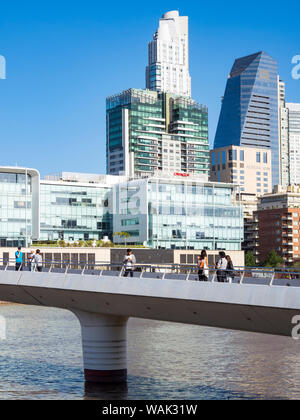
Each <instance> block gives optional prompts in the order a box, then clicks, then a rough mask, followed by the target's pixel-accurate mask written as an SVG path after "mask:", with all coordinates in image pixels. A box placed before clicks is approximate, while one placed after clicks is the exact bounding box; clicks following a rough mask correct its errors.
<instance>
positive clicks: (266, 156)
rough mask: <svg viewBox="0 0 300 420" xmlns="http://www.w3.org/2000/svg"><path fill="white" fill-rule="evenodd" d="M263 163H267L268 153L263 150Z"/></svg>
mask: <svg viewBox="0 0 300 420" xmlns="http://www.w3.org/2000/svg"><path fill="white" fill-rule="evenodd" d="M264 163H268V154H267V153H266V152H264Z"/></svg>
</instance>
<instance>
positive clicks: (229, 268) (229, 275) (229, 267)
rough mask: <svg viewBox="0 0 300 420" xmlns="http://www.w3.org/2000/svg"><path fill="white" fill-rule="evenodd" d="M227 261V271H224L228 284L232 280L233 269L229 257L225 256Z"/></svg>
mask: <svg viewBox="0 0 300 420" xmlns="http://www.w3.org/2000/svg"><path fill="white" fill-rule="evenodd" d="M226 260H227V270H226V278H227V281H228V283H232V282H233V280H234V267H233V262H232V259H231V257H230V255H226Z"/></svg>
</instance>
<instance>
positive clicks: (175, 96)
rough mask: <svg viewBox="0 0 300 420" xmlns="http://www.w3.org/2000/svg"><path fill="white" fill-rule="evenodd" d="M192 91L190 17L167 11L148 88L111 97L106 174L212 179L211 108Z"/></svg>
mask: <svg viewBox="0 0 300 420" xmlns="http://www.w3.org/2000/svg"><path fill="white" fill-rule="evenodd" d="M190 95H191V78H190V75H189V51H188V18H187V17H186V16H179V12H177V11H173V12H168V13H166V14H164V16H163V17H162V19H160V23H159V28H158V30H157V32H156V33H155V35H154V40H153V41H152V42H150V44H149V66H148V67H147V89H146V90H142V89H128V90H125V91H124V92H121V93H120V94H117V95H113V96H110V97H108V98H107V100H106V118H107V173H108V174H112V175H123V174H124V175H126V176H130V177H136V176H137V177H140V176H143V177H145V176H150V175H152V174H156V173H157V172H158V171H159V172H165V173H167V174H168V173H169V174H170V175H171V176H174V174H176V176H177V175H178V173H179V175H184V176H186V177H188V176H189V175H190V174H199V175H204V176H205V178H206V179H207V178H208V174H209V145H208V110H207V107H206V106H204V105H201V104H198V103H196V102H195V101H194V100H193V99H192V98H191V96H190Z"/></svg>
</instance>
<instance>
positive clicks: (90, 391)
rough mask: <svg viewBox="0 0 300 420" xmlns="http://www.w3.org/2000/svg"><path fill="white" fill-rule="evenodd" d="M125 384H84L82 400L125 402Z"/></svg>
mask: <svg viewBox="0 0 300 420" xmlns="http://www.w3.org/2000/svg"><path fill="white" fill-rule="evenodd" d="M127 397H128V385H127V384H94V383H85V385H84V399H86V400H95V399H96V400H126V399H127Z"/></svg>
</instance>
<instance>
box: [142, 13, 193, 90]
mask: <svg viewBox="0 0 300 420" xmlns="http://www.w3.org/2000/svg"><path fill="white" fill-rule="evenodd" d="M146 87H147V89H149V90H154V91H158V92H167V93H173V94H176V95H181V96H188V97H190V96H191V77H190V73H189V33H188V17H187V16H179V12H178V11H171V12H167V13H165V14H164V15H163V17H162V18H161V19H160V21H159V27H158V30H157V31H156V32H155V34H154V36H153V41H151V42H150V43H149V54H148V67H147V68H146Z"/></svg>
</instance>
